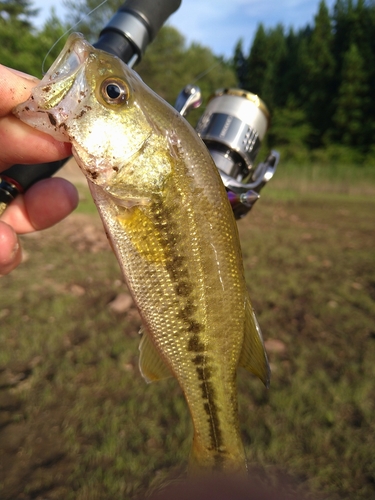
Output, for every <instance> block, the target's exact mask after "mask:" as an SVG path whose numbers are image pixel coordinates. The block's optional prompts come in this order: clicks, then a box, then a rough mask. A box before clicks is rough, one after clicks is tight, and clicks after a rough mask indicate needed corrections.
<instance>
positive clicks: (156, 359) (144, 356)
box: [139, 328, 172, 383]
mask: <svg viewBox="0 0 375 500" xmlns="http://www.w3.org/2000/svg"><path fill="white" fill-rule="evenodd" d="M141 334H142V339H141V343H140V345H139V350H140V355H139V369H140V371H141V374H142V376H143V378H144V379H145V380H146V382H148V383H149V382H154V381H155V380H162V379H164V378H168V377H172V372H171V371H170V369H169V368H168V366H167V365H166V364H165V361H164V360H163V359H162V358H161V356H160V354H159V353H158V351H157V349H156V347H155V345H154V343H153V342H152V341H151V339H150V337H149V335H148V333H147V332H146V331H145V330H144V329H143V328H142V329H141Z"/></svg>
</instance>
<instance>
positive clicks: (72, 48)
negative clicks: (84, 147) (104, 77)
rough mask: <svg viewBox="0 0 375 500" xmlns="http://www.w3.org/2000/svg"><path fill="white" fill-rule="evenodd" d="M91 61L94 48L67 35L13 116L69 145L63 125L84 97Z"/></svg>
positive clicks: (79, 38) (78, 36) (76, 37)
mask: <svg viewBox="0 0 375 500" xmlns="http://www.w3.org/2000/svg"><path fill="white" fill-rule="evenodd" d="M90 54H91V55H90ZM90 57H94V54H93V47H92V46H91V45H90V44H89V43H88V42H86V40H84V39H83V37H82V35H81V34H79V33H74V34H72V35H70V37H69V39H68V42H67V43H66V45H65V47H64V49H63V51H62V52H61V54H60V55H59V57H58V58H57V59H56V61H55V62H54V63H53V64H52V66H51V67H50V69H49V70H48V71H47V73H46V74H45V75H44V77H43V79H42V80H41V82H40V83H39V84H38V85H37V86H36V87H35V88H34V89H33V91H32V96H31V97H30V99H29V100H28V101H26V102H25V103H22V104H20V105H19V106H17V107H16V108H15V109H14V114H15V115H16V116H18V117H19V118H21V119H22V120H23V121H25V122H26V123H29V124H30V125H31V126H33V127H34V128H37V129H40V130H44V131H45V132H47V133H50V134H51V135H52V136H53V137H55V138H56V139H57V140H60V141H69V140H70V138H69V136H68V135H67V134H66V132H65V130H64V122H65V121H66V120H67V119H69V118H70V116H71V110H72V109H74V108H75V107H76V106H77V104H78V103H79V102H81V100H82V99H83V98H84V96H85V95H86V93H87V90H88V82H87V79H86V76H85V67H86V62H87V60H88V59H89V58H90Z"/></svg>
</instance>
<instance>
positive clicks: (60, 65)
mask: <svg viewBox="0 0 375 500" xmlns="http://www.w3.org/2000/svg"><path fill="white" fill-rule="evenodd" d="M92 51H93V47H92V46H91V45H90V44H89V43H88V42H87V41H86V40H85V39H84V38H83V36H82V35H81V34H80V33H72V34H71V35H70V36H69V38H68V40H67V42H66V44H65V46H64V48H63V50H62V51H61V53H60V55H59V56H58V58H57V59H56V60H55V62H54V63H53V64H52V66H51V67H50V69H49V70H48V72H47V73H46V75H45V76H44V78H43V79H42V81H41V82H40V84H39V88H40V92H41V93H44V98H43V99H41V101H40V103H39V107H41V108H43V109H46V110H48V109H52V108H54V107H55V106H57V105H58V104H59V103H60V102H61V101H62V100H63V99H64V97H65V96H66V95H67V94H68V92H70V91H71V89H72V86H73V84H74V83H76V82H77V80H82V77H81V78H79V74H80V73H82V69H83V66H84V64H85V62H86V61H87V59H88V58H89V57H90V53H92ZM79 86H80V87H81V86H82V83H81V85H79ZM40 97H42V96H40Z"/></svg>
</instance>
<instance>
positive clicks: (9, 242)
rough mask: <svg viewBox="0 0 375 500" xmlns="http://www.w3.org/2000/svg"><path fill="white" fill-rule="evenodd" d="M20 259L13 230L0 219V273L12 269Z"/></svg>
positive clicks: (5, 272) (3, 273)
mask: <svg viewBox="0 0 375 500" xmlns="http://www.w3.org/2000/svg"><path fill="white" fill-rule="evenodd" d="M21 260H22V252H21V247H20V244H19V242H18V238H17V235H16V233H15V232H14V230H13V229H12V228H11V227H10V226H8V224H6V223H5V222H1V221H0V275H5V274H8V273H10V272H11V271H13V269H14V268H15V267H17V266H18V264H19V263H20V262H21Z"/></svg>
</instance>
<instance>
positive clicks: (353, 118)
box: [333, 43, 368, 146]
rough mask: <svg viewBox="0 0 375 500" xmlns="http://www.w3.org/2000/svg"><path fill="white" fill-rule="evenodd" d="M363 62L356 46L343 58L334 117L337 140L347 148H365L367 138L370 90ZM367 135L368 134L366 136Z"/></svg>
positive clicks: (353, 44) (350, 48) (351, 47)
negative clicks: (367, 109) (366, 116)
mask: <svg viewBox="0 0 375 500" xmlns="http://www.w3.org/2000/svg"><path fill="white" fill-rule="evenodd" d="M364 66H365V65H364V61H363V59H362V57H361V54H360V52H359V50H358V47H357V46H356V44H355V43H352V45H351V46H350V47H349V49H348V51H347V52H346V54H345V56H344V61H343V68H342V77H341V84H340V87H339V91H338V98H337V101H336V112H335V115H334V117H333V120H334V123H335V126H336V138H337V139H339V140H340V142H341V143H342V144H344V145H347V146H363V143H364V140H365V138H366V135H367V134H366V130H365V129H366V126H368V125H367V124H366V120H365V114H366V111H365V110H366V108H367V105H368V99H367V94H368V88H367V85H366V73H365V71H364ZM364 132H365V133H364Z"/></svg>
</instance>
